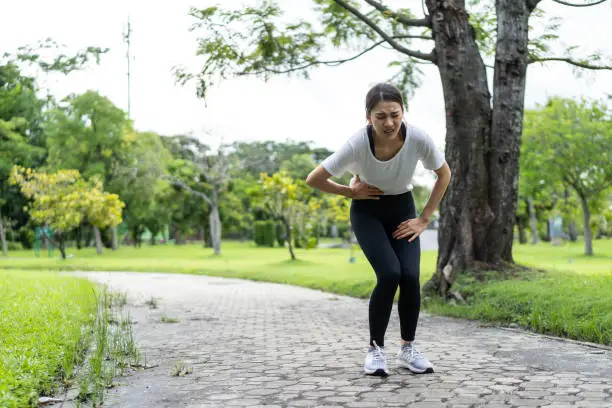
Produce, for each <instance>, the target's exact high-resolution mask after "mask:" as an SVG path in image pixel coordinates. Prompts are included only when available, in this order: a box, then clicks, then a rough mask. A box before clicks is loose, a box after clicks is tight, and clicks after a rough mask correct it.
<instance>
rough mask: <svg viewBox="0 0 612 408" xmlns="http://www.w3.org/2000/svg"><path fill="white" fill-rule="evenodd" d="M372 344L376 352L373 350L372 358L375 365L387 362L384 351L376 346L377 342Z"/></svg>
mask: <svg viewBox="0 0 612 408" xmlns="http://www.w3.org/2000/svg"><path fill="white" fill-rule="evenodd" d="M372 343H373V344H374V350H372V357H373V360H374V363H383V362H384V361H385V352H384V350H383V349H381V348H380V347H378V344H376V342H375V341H372Z"/></svg>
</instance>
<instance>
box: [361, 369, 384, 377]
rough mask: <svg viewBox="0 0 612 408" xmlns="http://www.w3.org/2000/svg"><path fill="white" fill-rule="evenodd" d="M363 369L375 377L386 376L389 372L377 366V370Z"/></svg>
mask: <svg viewBox="0 0 612 408" xmlns="http://www.w3.org/2000/svg"><path fill="white" fill-rule="evenodd" d="M364 371H365V373H366V374H367V375H372V376H375V377H386V376H388V375H389V373H388V372H387V371H385V370H383V369H382V368H379V369H378V370H374V371H371V370H365V369H364Z"/></svg>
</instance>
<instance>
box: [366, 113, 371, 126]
mask: <svg viewBox="0 0 612 408" xmlns="http://www.w3.org/2000/svg"><path fill="white" fill-rule="evenodd" d="M366 120H367V121H368V123H369V124H370V125H371V124H372V116H371V115H370V114H369V113H366Z"/></svg>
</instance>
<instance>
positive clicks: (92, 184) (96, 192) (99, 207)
mask: <svg viewBox="0 0 612 408" xmlns="http://www.w3.org/2000/svg"><path fill="white" fill-rule="evenodd" d="M10 180H11V182H12V183H14V184H17V185H19V187H20V189H21V192H22V193H23V194H24V196H26V197H27V198H28V199H30V200H32V202H31V206H30V208H29V213H30V216H31V217H32V220H33V221H34V222H35V223H37V224H39V225H44V226H48V227H50V228H51V229H52V230H53V231H54V234H56V236H58V239H59V241H60V250H61V251H62V255H63V256H64V257H65V252H64V248H63V239H64V236H65V234H66V233H67V232H69V231H71V230H73V229H74V228H76V227H77V226H79V225H80V224H81V223H82V222H83V220H87V221H88V222H90V223H91V224H92V225H94V226H97V227H99V228H105V227H114V226H117V225H119V223H120V222H121V211H122V208H123V207H124V203H123V202H122V201H121V200H119V197H118V196H117V195H116V194H109V193H107V192H104V191H103V189H102V185H101V183H100V181H99V180H98V179H93V180H91V181H89V182H87V181H86V180H85V179H83V178H82V177H81V175H80V173H79V172H78V171H77V170H60V171H58V172H57V173H44V172H39V171H33V170H32V169H29V168H28V169H26V168H23V167H19V166H15V167H14V168H13V171H12V172H11V179H10Z"/></svg>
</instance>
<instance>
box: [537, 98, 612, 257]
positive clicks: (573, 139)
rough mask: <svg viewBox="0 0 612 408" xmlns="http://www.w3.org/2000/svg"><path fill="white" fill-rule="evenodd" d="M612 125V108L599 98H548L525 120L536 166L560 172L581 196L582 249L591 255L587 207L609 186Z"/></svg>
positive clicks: (591, 243)
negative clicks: (543, 104) (537, 156)
mask: <svg viewBox="0 0 612 408" xmlns="http://www.w3.org/2000/svg"><path fill="white" fill-rule="evenodd" d="M611 129H612V115H611V112H610V111H609V109H608V107H607V106H606V105H605V104H604V103H602V102H598V101H592V102H589V101H586V100H582V101H581V102H576V101H573V100H568V99H561V98H552V99H550V100H549V101H548V103H547V104H546V106H542V107H540V109H539V110H538V111H537V112H534V114H529V115H527V120H526V121H525V135H526V137H527V140H528V141H529V142H530V143H529V146H530V147H531V148H532V149H537V150H538V151H539V152H540V154H539V160H538V161H539V163H540V172H541V173H544V174H546V173H548V174H555V173H556V174H558V177H559V179H560V180H561V181H562V182H563V183H565V184H566V185H568V186H570V187H571V188H572V189H574V191H575V192H576V194H577V195H578V197H579V198H580V203H581V206H582V214H583V219H584V245H585V249H584V252H585V254H586V255H593V238H592V233H591V225H590V223H591V209H592V208H593V206H594V205H595V204H596V203H598V202H601V201H602V198H603V197H602V196H603V195H604V194H605V193H606V190H607V189H609V188H610V187H612V166H611V165H610V163H612V130H611Z"/></svg>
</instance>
